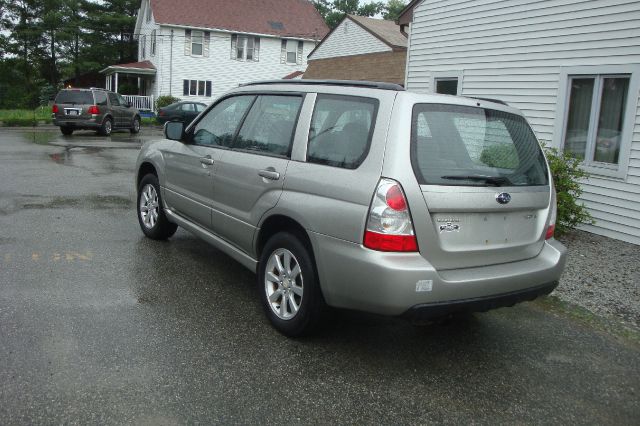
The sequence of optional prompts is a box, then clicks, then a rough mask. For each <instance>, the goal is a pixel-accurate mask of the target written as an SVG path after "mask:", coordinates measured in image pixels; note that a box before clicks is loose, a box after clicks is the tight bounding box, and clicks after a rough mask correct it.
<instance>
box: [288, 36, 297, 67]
mask: <svg viewBox="0 0 640 426" xmlns="http://www.w3.org/2000/svg"><path fill="white" fill-rule="evenodd" d="M297 60H298V41H297V40H287V63H288V64H295V63H296V62H297Z"/></svg>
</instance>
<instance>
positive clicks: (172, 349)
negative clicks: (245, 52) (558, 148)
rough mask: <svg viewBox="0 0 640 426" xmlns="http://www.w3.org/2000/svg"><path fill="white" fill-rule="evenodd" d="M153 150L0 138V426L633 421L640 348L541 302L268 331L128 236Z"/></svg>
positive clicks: (209, 274) (85, 135)
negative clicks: (425, 319)
mask: <svg viewBox="0 0 640 426" xmlns="http://www.w3.org/2000/svg"><path fill="white" fill-rule="evenodd" d="M154 137H160V133H159V131H158V130H149V129H143V130H142V132H141V133H140V134H138V135H134V136H132V135H130V134H129V133H128V132H119V133H114V134H113V135H112V136H111V137H110V138H104V137H99V136H95V135H94V134H93V133H91V132H77V133H74V135H73V136H71V137H67V136H62V135H61V134H60V132H59V131H57V130H46V129H45V130H37V131H29V130H6V129H0V230H1V231H0V360H1V362H0V418H1V419H2V421H0V423H6V424H32V423H40V424H41V423H80V424H87V423H101V424H103V423H104V424H127V423H135V424H154V425H155V424H193V423H205V424H210V423H216V422H218V423H230V424H237V423H242V424H251V423H266V424H276V423H278V424H283V423H287V424H309V423H312V424H344V423H359V424H363V423H376V424H378V423H379V424H424V423H465V424H467V423H474V422H475V423H492V424H495V423H590V424H634V423H636V422H637V419H638V418H640V398H639V393H640V345H639V344H638V342H637V341H636V340H634V339H625V338H622V337H620V336H619V335H614V334H611V333H608V332H607V331H606V330H603V329H601V328H598V327H592V326H590V324H589V322H586V321H579V320H578V319H576V317H575V316H572V315H570V314H568V313H567V312H566V311H565V310H563V309H560V308H559V307H555V305H553V304H548V303H547V304H544V303H537V302H534V303H525V304H522V305H518V306H516V307H514V308H506V309H500V310H497V311H493V312H489V313H484V314H476V315H473V316H470V317H467V318H464V319H462V320H459V321H456V322H452V323H449V324H445V325H431V326H422V327H417V326H414V325H411V324H409V323H407V322H404V321H402V320H397V319H390V318H379V317H371V316H364V315H358V314H353V313H344V312H336V313H334V315H333V318H332V320H331V321H330V323H329V324H327V326H326V327H324V328H323V329H322V330H321V331H320V333H319V334H318V335H316V336H314V337H310V338H305V339H299V340H292V339H287V338H285V337H284V336H282V335H280V334H278V333H277V332H276V331H274V330H273V329H272V327H271V326H270V325H269V323H268V321H267V320H266V318H265V316H264V314H263V312H262V311H261V309H262V308H261V306H260V304H259V301H258V294H257V291H256V289H255V286H254V283H255V277H254V275H252V274H251V273H250V272H248V271H247V270H245V269H244V268H243V267H242V266H240V265H239V264H238V263H236V262H235V261H233V260H231V259H230V258H229V257H227V256H226V255H223V254H222V253H221V252H219V251H217V250H216V249H214V248H212V247H210V246H208V245H207V244H206V243H204V242H202V241H201V240H199V239H197V238H196V237H193V236H191V235H190V234H188V233H187V232H184V231H183V230H178V232H177V234H176V235H175V237H173V238H171V239H170V240H169V241H168V242H157V241H151V240H149V239H146V238H144V237H143V235H142V233H141V232H140V230H139V227H138V222H137V219H136V213H135V209H134V199H135V195H134V184H133V178H134V170H133V168H134V164H135V158H136V155H137V153H138V149H139V147H140V146H141V144H142V143H144V142H145V141H147V140H149V139H150V138H154ZM573 285H575V283H573Z"/></svg>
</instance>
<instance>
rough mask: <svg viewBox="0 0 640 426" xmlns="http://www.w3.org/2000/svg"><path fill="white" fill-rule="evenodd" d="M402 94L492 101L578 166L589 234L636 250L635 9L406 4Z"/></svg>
mask: <svg viewBox="0 0 640 426" xmlns="http://www.w3.org/2000/svg"><path fill="white" fill-rule="evenodd" d="M398 23H399V24H400V26H401V28H402V29H403V31H405V32H407V33H408V35H409V48H408V53H407V70H406V87H407V89H409V90H414V91H420V92H430V93H433V92H437V93H447V94H458V95H462V96H475V97H484V98H495V99H500V100H502V101H505V102H507V103H508V104H509V105H512V106H515V107H517V108H519V109H520V110H521V111H522V112H523V113H524V115H525V116H526V118H527V119H528V121H529V122H530V123H531V126H532V127H533V129H534V131H535V132H536V134H537V136H538V138H539V139H540V140H541V141H542V142H544V143H546V144H548V145H551V146H554V147H557V148H559V149H561V150H564V151H566V152H570V153H572V154H573V155H575V156H577V157H578V158H580V159H582V167H583V168H584V169H585V170H587V171H588V172H589V173H590V174H591V177H590V178H589V179H588V180H586V181H585V182H584V183H583V189H584V193H583V195H582V202H584V204H585V205H586V206H587V207H588V209H589V211H590V212H591V214H592V216H593V217H594V219H595V220H596V223H595V224H594V225H587V226H584V229H585V230H587V231H590V232H593V233H597V234H601V235H605V236H609V237H612V238H617V239H620V240H623V241H628V242H631V243H635V244H640V105H639V97H640V93H639V90H640V1H638V0H591V1H587V0H498V1H496V0H467V1H452V0H414V1H412V2H411V3H410V4H409V5H408V6H407V8H405V10H404V11H403V13H402V14H401V16H400V18H399V19H398Z"/></svg>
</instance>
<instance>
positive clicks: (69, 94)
mask: <svg viewBox="0 0 640 426" xmlns="http://www.w3.org/2000/svg"><path fill="white" fill-rule="evenodd" d="M56 103H57V104H74V105H93V96H92V95H91V92H90V91H88V90H62V91H61V92H60V93H58V96H56Z"/></svg>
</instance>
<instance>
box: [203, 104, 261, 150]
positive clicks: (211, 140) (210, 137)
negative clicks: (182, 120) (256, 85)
mask: <svg viewBox="0 0 640 426" xmlns="http://www.w3.org/2000/svg"><path fill="white" fill-rule="evenodd" d="M254 99H255V96H235V97H232V98H226V99H224V100H222V101H220V102H219V103H218V104H217V105H216V106H215V107H213V109H211V110H210V111H209V112H208V113H207V114H206V115H205V116H204V117H203V118H202V120H200V121H199V122H198V124H197V125H196V127H195V129H194V131H193V143H195V144H197V145H207V146H222V147H229V146H230V145H231V142H232V141H233V137H234V135H235V133H236V130H237V129H238V126H239V125H240V121H242V118H243V117H244V115H245V113H246V112H247V110H248V109H249V107H250V106H251V103H252V102H253V100H254Z"/></svg>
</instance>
